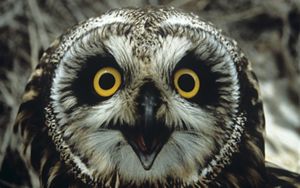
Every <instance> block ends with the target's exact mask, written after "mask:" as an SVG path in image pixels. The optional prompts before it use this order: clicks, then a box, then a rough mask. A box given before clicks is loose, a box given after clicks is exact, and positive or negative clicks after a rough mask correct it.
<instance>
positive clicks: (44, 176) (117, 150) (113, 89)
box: [14, 7, 299, 188]
mask: <svg viewBox="0 0 300 188" xmlns="http://www.w3.org/2000/svg"><path fill="white" fill-rule="evenodd" d="M258 91H259V89H258V84H257V81H256V78H255V75H254V74H253V72H252V70H251V66H250V64H249V62H248V60H247V59H246V57H245V56H244V54H243V53H242V52H241V51H240V49H239V48H238V47H237V44H236V42H235V41H233V40H231V39H229V38H227V37H226V36H224V35H223V34H222V33H221V31H219V30H217V29H215V28H214V26H212V24H210V23H207V22H204V21H202V20H201V19H200V18H198V16H196V15H194V14H190V13H184V12H182V11H178V10H175V9H173V8H160V7H158V8H144V9H142V8H140V9H131V8H124V9H117V10H112V11H109V12H107V13H106V14H104V15H102V16H100V17H96V18H91V19H89V20H87V21H85V22H83V23H80V24H79V25H77V26H75V27H73V28H71V29H70V30H69V31H68V32H66V33H65V34H63V35H62V36H61V37H60V38H59V39H58V40H56V41H55V42H54V43H52V45H51V47H50V48H49V49H48V50H47V51H46V52H45V53H44V55H43V57H42V59H41V61H40V63H39V65H38V66H37V68H36V69H35V71H34V72H33V74H32V76H31V78H30V80H29V82H28V85H27V86H26V91H25V94H24V96H23V103H22V105H21V107H20V110H19V113H18V116H17V119H16V123H15V126H14V132H15V137H16V138H18V139H17V141H16V148H15V149H16V151H17V152H18V154H19V155H20V158H21V159H22V161H24V166H25V167H26V168H24V169H26V170H27V172H24V173H22V175H23V177H28V179H29V180H30V181H29V182H30V185H31V186H32V187H40V186H42V187H60V188H63V187H273V186H281V185H282V186H284V185H286V186H292V185H291V184H290V183H291V182H293V181H294V182H293V184H294V185H295V186H297V185H299V184H297V182H296V179H297V178H299V176H298V175H296V174H293V173H287V171H284V170H280V169H277V168H275V167H270V166H269V165H267V164H266V163H265V159H264V139H263V132H264V115H263V109H262V103H261V99H260V96H259V93H258ZM24 174H25V175H24Z"/></svg>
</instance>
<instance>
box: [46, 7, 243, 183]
mask: <svg viewBox="0 0 300 188" xmlns="http://www.w3.org/2000/svg"><path fill="white" fill-rule="evenodd" d="M120 12H122V11H120ZM176 14H178V15H176V16H172V17H169V18H168V19H166V20H165V21H164V22H162V25H165V26H166V25H176V24H178V25H181V26H183V27H184V26H190V27H193V28H196V29H199V30H202V31H203V33H205V35H212V36H214V37H215V38H216V39H218V41H220V43H221V45H222V47H223V48H224V49H226V52H227V53H228V54H229V56H226V57H227V58H229V60H227V62H230V63H229V64H228V65H227V64H225V62H222V63H219V64H217V65H214V66H213V70H214V71H216V72H218V71H222V70H223V69H228V70H229V74H230V76H231V77H232V80H231V81H232V86H233V87H232V88H234V89H233V91H232V95H231V97H228V96H224V99H225V100H228V101H233V103H234V104H235V106H234V109H236V108H237V107H238V104H236V103H237V102H236V101H238V100H239V99H238V96H239V89H240V88H239V84H238V81H237V80H238V79H237V71H236V67H235V64H238V63H239V61H240V59H239V54H238V52H237V49H236V47H235V46H234V45H232V44H231V42H229V41H228V40H227V39H226V38H225V37H223V36H222V35H221V34H220V33H219V32H218V31H217V30H216V29H214V28H213V27H212V26H210V25H208V24H206V23H204V22H201V21H199V20H198V19H197V18H196V17H195V16H192V15H188V16H187V15H186V14H182V15H181V13H179V12H176ZM179 14H180V16H182V17H181V19H177V16H179ZM126 22H128V20H127V19H126V18H124V17H123V16H120V14H119V13H118V12H117V11H116V12H115V13H114V12H110V13H109V14H107V15H103V16H102V17H99V18H94V19H90V20H89V21H87V22H86V23H84V24H82V25H81V26H80V27H79V29H77V30H76V31H75V32H73V33H70V34H69V35H68V37H65V38H64V39H63V41H62V43H63V44H62V45H60V46H59V49H58V50H57V51H59V53H58V52H57V53H54V54H55V55H52V63H57V64H58V63H59V62H60V61H61V59H62V58H63V57H64V56H65V55H66V52H68V50H70V48H71V46H73V45H74V43H75V42H76V41H77V40H79V39H80V38H81V37H82V36H83V35H85V33H86V32H89V31H91V30H95V29H97V28H101V27H103V26H105V25H109V24H112V23H126ZM203 35H204V34H203ZM197 50H198V52H199V53H203V52H204V51H205V49H201V48H198V49H197ZM61 52H64V53H61ZM85 55H86V54H85ZM204 55H205V54H204ZM170 66H172V65H170ZM59 71H61V69H58V71H57V72H56V74H58V75H61V74H64V73H63V72H59ZM218 81H219V82H225V81H227V80H218ZM54 82H56V80H54ZM58 111H60V110H59V109H57V105H54V104H53V103H51V102H50V103H49V104H48V106H47V107H46V108H45V113H46V120H47V122H46V125H47V127H48V132H49V135H50V136H51V138H52V140H53V142H54V144H55V146H56V149H57V151H58V152H59V153H60V155H61V158H62V159H63V160H64V162H65V163H66V164H68V165H70V166H71V167H72V169H71V171H72V172H73V173H74V174H75V175H76V176H77V177H78V178H79V179H81V180H82V181H83V182H84V183H87V184H90V185H92V186H104V185H105V184H107V185H108V186H109V185H110V184H111V182H110V181H111V179H108V180H106V181H105V182H101V181H100V180H98V179H97V178H95V177H94V176H93V173H94V172H93V171H92V170H91V169H89V168H88V167H87V165H86V164H85V163H84V162H83V161H82V160H81V159H80V158H79V157H78V156H76V155H74V153H73V152H72V151H71V149H70V147H69V145H68V144H67V143H66V141H65V140H64V139H63V136H62V132H63V131H62V130H61V129H60V127H59V126H58V125H59V124H60V123H59V122H58V119H57V118H56V115H57V112H58ZM235 113H236V114H235V118H234V119H233V120H232V123H231V124H230V125H227V126H229V127H230V132H227V133H226V134H228V135H227V137H228V139H227V141H226V143H225V144H224V145H223V147H222V148H221V149H220V151H219V153H217V154H216V155H214V156H213V157H212V159H211V160H210V162H208V163H207V166H206V167H204V168H202V169H200V172H199V174H198V175H195V176H193V177H191V179H190V180H189V182H185V183H186V185H195V186H203V185H207V184H208V183H209V182H211V181H212V180H214V179H215V177H216V176H217V175H218V174H219V173H220V172H221V170H222V169H223V168H224V167H225V166H226V165H227V164H230V161H231V157H232V155H233V154H234V153H235V152H237V151H238V149H239V147H238V146H239V142H240V141H241V136H242V134H243V131H244V122H245V121H246V120H245V119H244V118H243V117H244V115H243V114H242V113H237V112H236V111H235ZM59 120H61V119H59ZM116 176H117V177H114V178H115V179H116V180H118V181H115V183H116V184H115V185H116V186H117V185H118V183H119V177H118V176H119V175H118V174H116Z"/></svg>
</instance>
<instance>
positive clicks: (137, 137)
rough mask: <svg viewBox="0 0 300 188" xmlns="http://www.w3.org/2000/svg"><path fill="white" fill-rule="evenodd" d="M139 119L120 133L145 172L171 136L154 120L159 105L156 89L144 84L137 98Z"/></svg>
mask: <svg viewBox="0 0 300 188" xmlns="http://www.w3.org/2000/svg"><path fill="white" fill-rule="evenodd" d="M138 104H139V107H138V110H139V114H140V117H139V119H138V120H137V122H136V125H134V126H131V127H126V128H123V129H122V130H121V131H122V133H123V135H124V137H125V138H126V140H127V141H128V143H129V144H130V145H131V147H132V149H133V150H134V152H135V153H136V155H137V156H138V158H139V160H140V162H141V164H142V166H143V167H144V169H145V170H149V169H151V167H152V165H153V163H154V161H155V159H156V157H157V155H158V153H159V152H160V151H161V149H162V147H163V146H164V144H165V143H166V142H167V140H168V139H169V137H170V135H171V131H170V129H169V128H168V127H167V126H165V124H163V123H162V122H161V121H159V120H157V119H156V112H157V109H158V107H159V105H160V104H161V101H160V95H159V92H158V90H157V88H156V87H155V86H154V85H153V84H151V83H147V84H145V85H144V86H143V87H142V88H141V91H140V97H139V98H138Z"/></svg>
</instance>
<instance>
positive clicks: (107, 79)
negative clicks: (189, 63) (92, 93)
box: [99, 73, 116, 90]
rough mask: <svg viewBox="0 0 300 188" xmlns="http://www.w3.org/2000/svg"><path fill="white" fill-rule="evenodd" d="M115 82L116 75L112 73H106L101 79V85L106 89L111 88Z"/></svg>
mask: <svg viewBox="0 0 300 188" xmlns="http://www.w3.org/2000/svg"><path fill="white" fill-rule="evenodd" d="M115 82H116V80H115V77H114V76H113V75H112V74H110V73H104V74H103V75H102V76H101V77H100V79H99V85H100V87H101V88H102V89H104V90H107V89H111V88H112V87H113V86H114V85H115Z"/></svg>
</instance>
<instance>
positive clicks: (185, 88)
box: [174, 68, 200, 99]
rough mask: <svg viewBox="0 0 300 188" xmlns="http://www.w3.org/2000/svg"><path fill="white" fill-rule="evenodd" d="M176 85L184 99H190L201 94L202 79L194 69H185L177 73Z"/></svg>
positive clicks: (175, 76) (175, 75)
mask: <svg viewBox="0 0 300 188" xmlns="http://www.w3.org/2000/svg"><path fill="white" fill-rule="evenodd" d="M174 85H175V88H176V90H177V92H178V93H179V94H180V95H181V96H182V97H184V98H187V99H190V98H193V97H194V96H196V95H197V93H198V92H199V90H200V79H199V77H198V75H197V74H196V73H195V72H194V71H193V70H192V69H187V68H183V69H179V70H177V71H176V72H175V74H174Z"/></svg>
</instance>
